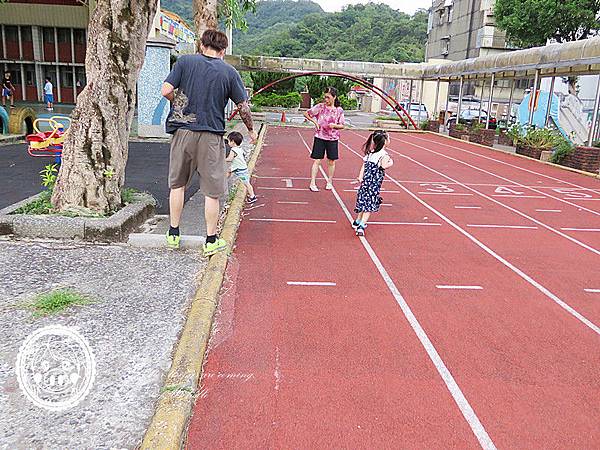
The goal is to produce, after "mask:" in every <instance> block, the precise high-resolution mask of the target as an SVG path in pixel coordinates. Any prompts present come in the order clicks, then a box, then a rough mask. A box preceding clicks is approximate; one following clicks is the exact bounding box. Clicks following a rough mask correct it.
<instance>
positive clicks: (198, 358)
mask: <svg viewBox="0 0 600 450" xmlns="http://www.w3.org/2000/svg"><path fill="white" fill-rule="evenodd" d="M266 130H267V126H266V125H263V126H262V128H261V130H260V133H259V141H258V143H257V145H256V148H255V149H254V152H253V154H252V157H251V158H250V161H249V162H248V171H249V172H250V173H252V172H253V171H254V166H255V165H256V161H257V160H258V157H259V155H260V152H261V150H262V145H263V140H264V136H265V133H266ZM245 195H246V193H245V189H238V190H237V193H236V195H235V198H234V199H233V201H232V202H231V205H230V207H229V211H228V213H227V217H226V219H225V223H224V225H223V229H222V231H221V237H222V238H223V239H225V240H226V241H227V244H228V246H229V251H226V252H221V253H217V254H216V255H214V256H213V257H211V258H210V260H209V262H208V264H207V266H206V268H205V270H204V273H203V275H202V279H201V282H200V284H199V286H198V289H197V290H196V294H195V295H194V299H193V300H192V305H191V307H190V310H189V313H188V316H187V319H186V321H185V325H184V327H183V330H182V332H181V336H180V338H179V342H178V343H177V347H176V349H175V353H174V355H173V362H172V363H171V368H170V369H169V372H168V374H167V376H166V378H165V381H164V386H163V389H162V392H161V394H160V396H159V398H158V403H157V406H156V411H155V413H154V417H152V421H151V422H150V425H149V427H148V429H147V430H146V435H145V436H144V440H143V441H142V444H141V446H140V449H159V450H163V449H170V450H175V449H179V448H181V447H182V444H183V442H184V440H185V433H186V430H187V425H188V421H189V418H190V415H191V413H192V408H193V406H194V401H195V399H196V397H195V394H196V390H197V388H198V382H199V380H200V376H201V374H202V367H203V364H204V355H205V352H206V348H207V346H208V340H209V338H210V332H211V327H212V321H213V316H214V313H215V311H216V309H217V305H218V302H219V292H220V290H221V284H222V282H223V277H224V275H225V269H226V267H227V261H228V259H229V252H230V251H231V250H232V249H233V245H234V242H235V238H236V233H237V229H238V226H239V223H240V219H241V215H242V209H243V208H244V204H245Z"/></svg>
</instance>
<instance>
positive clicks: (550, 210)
mask: <svg viewBox="0 0 600 450" xmlns="http://www.w3.org/2000/svg"><path fill="white" fill-rule="evenodd" d="M536 212H553V213H559V212H562V211H561V210H560V209H536Z"/></svg>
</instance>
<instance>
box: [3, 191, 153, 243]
mask: <svg viewBox="0 0 600 450" xmlns="http://www.w3.org/2000/svg"><path fill="white" fill-rule="evenodd" d="M39 195H40V194H36V195H33V196H31V197H29V198H27V199H25V200H22V201H20V202H18V203H15V204H13V205H10V206H8V207H6V208H4V209H2V210H0V235H6V234H11V235H13V236H15V237H18V238H38V239H39V238H42V239H80V240H85V241H95V242H122V241H124V240H126V239H127V236H128V234H129V232H130V231H131V230H133V229H134V228H136V227H137V226H138V225H140V224H142V223H143V222H144V221H145V220H146V219H147V218H148V217H149V216H150V215H152V213H153V212H154V208H155V205H156V200H154V198H153V197H152V196H151V195H149V194H135V201H134V202H133V203H130V204H129V205H127V206H125V207H124V208H123V209H121V210H120V211H118V212H116V213H115V214H113V215H112V216H110V217H106V218H88V217H66V216H60V215H52V214H48V215H37V216H36V215H31V214H13V213H14V211H16V210H17V209H19V208H20V207H21V206H24V205H26V204H28V203H30V202H32V201H33V200H36V199H37V198H38V197H39Z"/></svg>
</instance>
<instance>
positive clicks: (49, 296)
mask: <svg viewBox="0 0 600 450" xmlns="http://www.w3.org/2000/svg"><path fill="white" fill-rule="evenodd" d="M89 303H90V300H89V299H88V298H87V297H85V296H83V295H81V294H79V293H78V292H76V291H74V290H73V289H68V288H67V289H58V290H55V291H51V292H45V293H43V294H40V295H38V296H37V297H36V298H35V299H34V300H33V302H32V303H31V304H30V305H28V306H29V308H31V309H32V310H33V314H34V315H35V316H36V317H41V316H49V315H51V314H57V313H60V312H62V311H64V310H66V309H67V308H70V307H71V306H82V305H87V304H89Z"/></svg>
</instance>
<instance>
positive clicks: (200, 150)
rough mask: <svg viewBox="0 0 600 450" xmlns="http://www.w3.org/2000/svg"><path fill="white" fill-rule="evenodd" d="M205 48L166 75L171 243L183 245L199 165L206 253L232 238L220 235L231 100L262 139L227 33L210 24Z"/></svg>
mask: <svg viewBox="0 0 600 450" xmlns="http://www.w3.org/2000/svg"><path fill="white" fill-rule="evenodd" d="M201 42H202V44H201V46H200V48H201V50H202V53H201V54H198V55H185V56H182V57H181V58H179V60H178V61H177V63H176V64H175V66H174V67H173V70H172V71H171V73H170V74H169V76H168V77H167V79H166V80H165V82H164V84H163V87H162V95H163V96H164V97H166V98H167V99H169V100H170V101H171V110H170V112H169V116H168V117H167V133H171V134H173V139H172V141H171V155H170V162H169V188H170V189H171V194H170V197H169V206H170V221H171V223H170V225H171V226H170V228H169V231H168V232H167V244H168V246H169V247H172V248H179V244H180V240H181V239H180V233H179V220H180V218H181V211H182V210H183V203H184V194H185V188H186V186H187V184H188V182H189V181H190V179H191V177H192V175H193V173H194V171H197V172H198V174H199V175H200V192H202V193H203V194H204V197H205V209H204V213H205V218H206V234H207V236H206V243H205V244H204V254H205V255H206V256H210V255H213V254H215V253H217V252H219V251H221V250H223V249H225V248H226V246H227V244H226V242H225V241H224V240H223V239H219V237H218V236H217V220H218V217H219V198H220V197H221V196H223V195H224V194H225V193H226V192H227V179H226V170H225V146H224V141H223V135H224V134H225V106H226V105H227V102H228V101H229V100H232V101H233V102H234V103H235V104H236V105H237V107H238V110H239V112H240V116H241V118H242V120H243V122H244V124H245V125H246V128H248V132H249V133H250V140H251V141H252V143H256V139H257V136H256V132H255V131H254V129H253V123H252V115H251V113H250V107H249V105H248V97H247V95H246V89H245V88H244V84H243V83H242V79H241V78H240V75H239V73H237V71H236V70H235V69H234V68H233V67H232V66H230V65H229V64H227V63H225V61H223V56H224V55H225V49H226V48H227V44H228V41H227V36H226V35H225V34H224V33H222V32H220V31H217V30H207V31H205V32H204V34H203V35H202V39H201Z"/></svg>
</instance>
